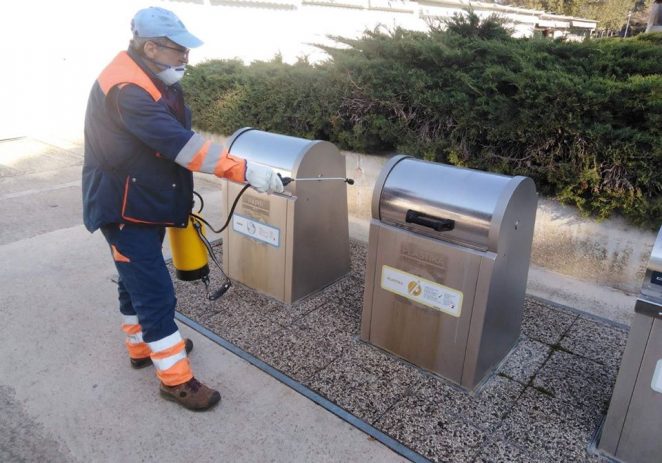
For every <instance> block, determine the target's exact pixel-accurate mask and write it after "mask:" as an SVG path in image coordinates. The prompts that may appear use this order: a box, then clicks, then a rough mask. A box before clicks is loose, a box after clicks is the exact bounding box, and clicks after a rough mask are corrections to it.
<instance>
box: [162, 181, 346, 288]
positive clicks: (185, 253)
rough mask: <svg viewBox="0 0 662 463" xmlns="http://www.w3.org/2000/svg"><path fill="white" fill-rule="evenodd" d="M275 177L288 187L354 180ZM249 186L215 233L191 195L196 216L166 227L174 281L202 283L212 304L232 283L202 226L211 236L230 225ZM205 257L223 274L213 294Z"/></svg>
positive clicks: (234, 203)
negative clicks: (174, 274)
mask: <svg viewBox="0 0 662 463" xmlns="http://www.w3.org/2000/svg"><path fill="white" fill-rule="evenodd" d="M278 177H279V178H280V179H281V182H282V183H283V186H286V185H289V184H290V183H292V182H304V181H316V182H320V181H343V182H345V183H347V184H348V185H354V180H353V179H351V178H346V177H322V176H318V177H309V178H293V177H282V176H281V175H280V174H278ZM248 187H250V184H246V185H244V187H243V188H242V189H241V191H240V192H239V194H238V195H237V197H236V198H235V199H234V201H233V203H232V207H231V208H230V212H229V214H228V218H227V219H226V221H225V223H224V224H223V226H222V227H221V228H220V229H218V230H215V229H214V227H212V226H211V225H210V224H209V222H207V221H206V220H205V219H203V218H202V216H201V215H200V213H201V212H202V209H203V208H204V201H203V199H202V196H200V194H199V193H197V192H195V191H194V192H193V193H194V194H195V195H196V196H197V197H198V199H199V200H200V208H199V209H198V211H197V213H191V214H190V216H189V221H188V224H187V225H186V227H185V228H173V227H170V228H168V238H169V239H170V246H171V248H172V263H173V265H174V267H175V273H176V275H177V278H178V279H180V280H182V281H195V280H202V282H203V283H204V284H205V289H206V291H207V298H208V299H209V300H211V301H215V300H216V299H218V298H220V297H221V296H223V294H225V293H226V292H227V291H228V289H230V287H231V286H232V282H231V281H230V279H229V278H228V277H227V275H226V274H225V272H224V271H223V267H222V266H221V264H220V263H219V262H218V259H217V258H216V255H215V254H214V250H213V248H212V246H211V243H209V240H208V239H207V237H206V236H205V228H204V226H205V225H206V226H207V227H208V228H209V229H210V230H211V231H213V232H214V233H222V232H223V231H224V230H225V229H226V228H227V227H228V225H229V224H230V220H232V216H233V215H234V210H235V208H236V207H237V203H238V202H239V199H240V198H241V196H242V195H243V194H244V192H245V191H246V190H247V189H248ZM207 254H209V256H210V257H211V259H212V261H213V262H214V264H216V267H218V269H219V271H220V272H221V275H223V280H224V281H223V283H222V284H221V287H220V288H218V289H217V290H216V291H214V292H210V290H209V265H208V260H207Z"/></svg>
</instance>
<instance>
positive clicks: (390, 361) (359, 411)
mask: <svg viewBox="0 0 662 463" xmlns="http://www.w3.org/2000/svg"><path fill="white" fill-rule="evenodd" d="M422 378H423V374H422V373H421V372H420V371H419V370H418V369H417V368H415V367H414V366H412V365H410V364H407V363H405V362H403V361H400V360H398V359H395V358H393V357H392V356H390V355H388V354H386V353H384V352H382V351H381V350H379V349H377V348H376V347H373V346H371V345H368V344H364V343H363V342H360V341H352V343H351V345H350V346H349V349H347V350H346V351H345V352H344V354H343V355H342V356H341V357H340V358H338V359H337V360H335V361H334V362H333V363H331V364H330V365H329V366H327V367H326V368H324V369H323V370H321V371H320V372H318V373H317V374H316V375H315V376H314V377H313V378H311V379H310V380H309V381H307V382H306V384H307V385H308V386H309V387H310V388H311V389H313V390H314V391H317V392H319V393H320V394H322V395H323V396H325V397H327V398H328V399H329V400H331V401H332V402H334V403H336V404H337V405H339V406H340V407H342V408H344V409H345V410H347V411H349V412H350V413H352V414H354V415H355V416H357V417H359V418H361V419H362V420H364V421H366V422H368V423H373V422H374V421H375V420H376V419H377V418H379V417H380V416H381V415H382V414H384V412H386V410H388V409H389V408H390V407H392V406H393V405H394V404H395V403H396V402H397V401H399V400H400V399H401V398H402V397H403V396H404V395H406V394H407V393H408V391H409V390H410V389H411V388H412V387H413V386H414V385H416V384H417V383H418V382H420V381H421V380H422Z"/></svg>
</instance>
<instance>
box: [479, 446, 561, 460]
mask: <svg viewBox="0 0 662 463" xmlns="http://www.w3.org/2000/svg"><path fill="white" fill-rule="evenodd" d="M474 461H475V462H476V463H513V462H517V463H548V462H549V463H551V462H550V460H546V459H545V458H543V457H541V456H540V455H535V454H532V453H530V452H528V451H526V450H523V449H520V448H518V447H515V446H514V445H512V444H510V443H508V442H505V441H502V440H495V441H492V442H489V443H488V444H487V445H485V446H483V448H482V449H481V451H480V453H479V454H478V456H477V457H476V459H475V460H474Z"/></svg>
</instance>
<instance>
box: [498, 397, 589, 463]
mask: <svg viewBox="0 0 662 463" xmlns="http://www.w3.org/2000/svg"><path fill="white" fill-rule="evenodd" d="M599 422H600V417H599V416H598V415H596V414H590V413H587V412H584V411H581V410H578V409H577V408H576V407H573V406H572V405H570V404H568V403H566V402H563V401H561V400H558V399H554V398H552V397H550V396H549V395H546V394H543V393H542V392H540V391H537V390H535V389H533V388H530V387H529V388H527V389H526V390H525V391H524V394H523V395H522V397H521V398H520V400H518V402H517V405H516V406H515V407H514V408H513V410H512V411H511V412H510V413H509V414H508V416H506V418H505V419H504V421H503V423H502V425H501V427H500V428H499V429H498V430H497V431H496V432H495V433H494V437H495V439H498V440H503V441H505V442H507V443H509V444H510V445H513V446H516V447H518V448H522V449H525V450H526V451H527V452H528V453H529V454H530V455H534V456H536V457H541V458H543V459H546V460H549V461H551V462H560V461H563V462H566V461H567V462H570V461H572V462H575V461H583V460H584V459H586V458H587V452H586V448H587V446H588V444H589V441H590V440H591V437H592V435H593V433H594V431H595V429H596V428H597V426H598V424H599Z"/></svg>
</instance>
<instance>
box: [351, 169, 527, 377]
mask: <svg viewBox="0 0 662 463" xmlns="http://www.w3.org/2000/svg"><path fill="white" fill-rule="evenodd" d="M536 205H537V195H536V190H535V185H534V183H533V181H532V180H531V179H530V178H528V177H507V176H503V175H495V174H490V173H485V172H480V171H476V170H470V169H461V168H456V167H452V166H448V165H444V164H438V163H432V162H426V161H421V160H417V159H414V158H412V157H409V156H396V157H394V158H392V159H391V160H390V161H389V162H387V163H386V165H385V166H384V168H383V170H382V172H381V174H380V177H379V179H378V180H377V183H376V185H375V190H374V194H373V199H372V221H371V224H370V235H369V244H368V263H367V268H366V283H365V294H364V305H363V315H362V321H361V338H362V339H363V340H365V341H368V342H370V343H372V344H374V345H376V346H379V347H381V348H383V349H385V350H388V351H390V352H392V353H394V354H396V355H398V356H401V357H403V358H405V359H407V360H409V361H410V362H412V363H414V364H415V365H418V366H420V367H423V368H425V369H427V370H430V371H432V372H435V373H437V374H439V375H441V376H443V377H445V378H447V379H449V380H451V381H453V382H455V383H457V384H459V385H461V386H463V387H465V388H467V389H473V388H474V387H475V386H476V385H477V384H478V383H479V382H480V381H481V379H483V378H484V377H485V375H486V374H487V373H488V372H489V371H490V370H491V369H492V368H493V367H494V366H496V365H497V364H498V363H499V362H500V361H501V360H502V359H503V358H504V357H505V355H506V354H507V353H508V351H509V350H510V349H511V348H512V346H513V345H514V344H515V342H516V341H517V338H518V336H519V333H520V326H521V319H522V310H523V304H524V293H525V289H526V280H527V274H528V269H529V258H530V254H531V241H532V238H533V226H534V222H535V214H536Z"/></svg>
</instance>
